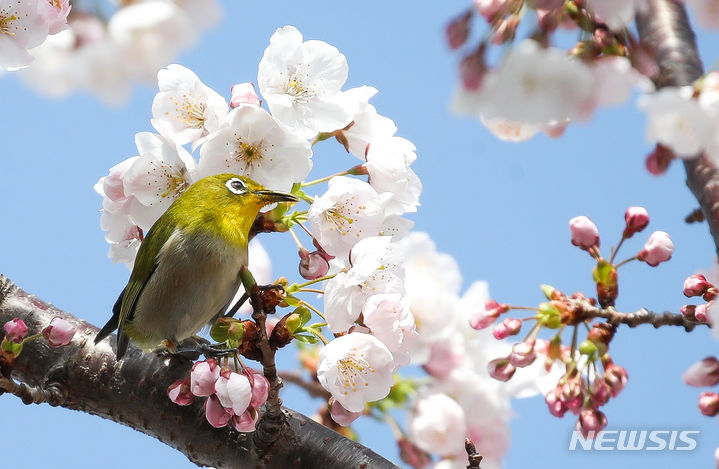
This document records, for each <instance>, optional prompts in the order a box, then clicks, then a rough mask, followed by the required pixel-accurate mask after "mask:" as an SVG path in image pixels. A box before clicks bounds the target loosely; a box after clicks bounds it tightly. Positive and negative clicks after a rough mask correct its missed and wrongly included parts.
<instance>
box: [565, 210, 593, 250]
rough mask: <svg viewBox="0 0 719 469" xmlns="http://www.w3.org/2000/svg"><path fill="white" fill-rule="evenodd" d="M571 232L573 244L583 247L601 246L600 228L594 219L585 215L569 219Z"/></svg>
mask: <svg viewBox="0 0 719 469" xmlns="http://www.w3.org/2000/svg"><path fill="white" fill-rule="evenodd" d="M569 233H570V234H571V236H572V244H573V245H575V246H579V247H580V248H582V249H585V250H586V249H589V248H591V247H592V246H597V247H598V246H599V230H598V229H597V225H595V224H594V222H593V221H592V220H590V219H589V218H588V217H585V216H583V215H582V216H579V217H574V218H572V219H571V220H569Z"/></svg>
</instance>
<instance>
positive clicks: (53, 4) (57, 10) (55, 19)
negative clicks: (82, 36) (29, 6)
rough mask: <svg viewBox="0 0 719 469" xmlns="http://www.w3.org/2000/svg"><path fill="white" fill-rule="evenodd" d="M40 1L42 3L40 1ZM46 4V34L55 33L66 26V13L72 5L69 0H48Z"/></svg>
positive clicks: (67, 13) (68, 12)
mask: <svg viewBox="0 0 719 469" xmlns="http://www.w3.org/2000/svg"><path fill="white" fill-rule="evenodd" d="M40 3H43V2H42V1H41V2H40ZM46 6H47V13H46V14H47V19H48V34H57V33H59V32H60V31H63V30H65V29H67V28H68V25H67V15H69V14H70V10H71V9H72V6H71V5H70V0H49V1H47V3H46Z"/></svg>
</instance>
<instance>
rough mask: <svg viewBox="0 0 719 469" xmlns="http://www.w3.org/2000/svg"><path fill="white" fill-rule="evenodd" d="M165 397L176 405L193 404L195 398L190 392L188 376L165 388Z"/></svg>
mask: <svg viewBox="0 0 719 469" xmlns="http://www.w3.org/2000/svg"><path fill="white" fill-rule="evenodd" d="M167 396H168V397H169V398H170V400H171V401H172V402H174V403H175V404H177V405H183V406H184V405H190V404H192V403H193V402H194V400H195V396H194V395H193V394H192V392H191V391H190V375H187V376H186V377H185V378H184V379H179V380H177V381H175V382H174V383H172V384H171V385H170V387H168V388H167Z"/></svg>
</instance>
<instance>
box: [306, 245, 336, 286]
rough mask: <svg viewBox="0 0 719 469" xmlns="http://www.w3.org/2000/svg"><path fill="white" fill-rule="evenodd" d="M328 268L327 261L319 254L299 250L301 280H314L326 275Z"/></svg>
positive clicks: (317, 252)
mask: <svg viewBox="0 0 719 469" xmlns="http://www.w3.org/2000/svg"><path fill="white" fill-rule="evenodd" d="M329 268H330V264H329V262H327V259H325V257H324V256H323V255H322V254H321V253H320V252H319V251H312V252H309V251H308V250H307V249H305V248H302V249H300V266H299V271H300V275H301V276H302V278H305V279H307V280H315V279H318V278H320V277H322V276H324V275H326V274H327V271H328V270H329Z"/></svg>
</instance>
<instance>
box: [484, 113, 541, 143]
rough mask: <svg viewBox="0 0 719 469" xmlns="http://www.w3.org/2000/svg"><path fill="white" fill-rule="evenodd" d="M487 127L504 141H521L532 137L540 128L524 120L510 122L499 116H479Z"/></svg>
mask: <svg viewBox="0 0 719 469" xmlns="http://www.w3.org/2000/svg"><path fill="white" fill-rule="evenodd" d="M479 120H480V121H482V124H484V126H485V127H487V129H488V130H489V131H490V132H492V133H493V134H494V136H495V137H497V138H498V139H500V140H504V141H506V142H523V141H525V140H529V139H530V138H532V137H534V136H535V135H536V134H537V132H539V130H540V126H539V125H536V124H527V123H526V122H512V121H508V120H504V119H501V118H496V117H495V118H492V119H490V118H488V117H485V116H481V115H480V116H479Z"/></svg>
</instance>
